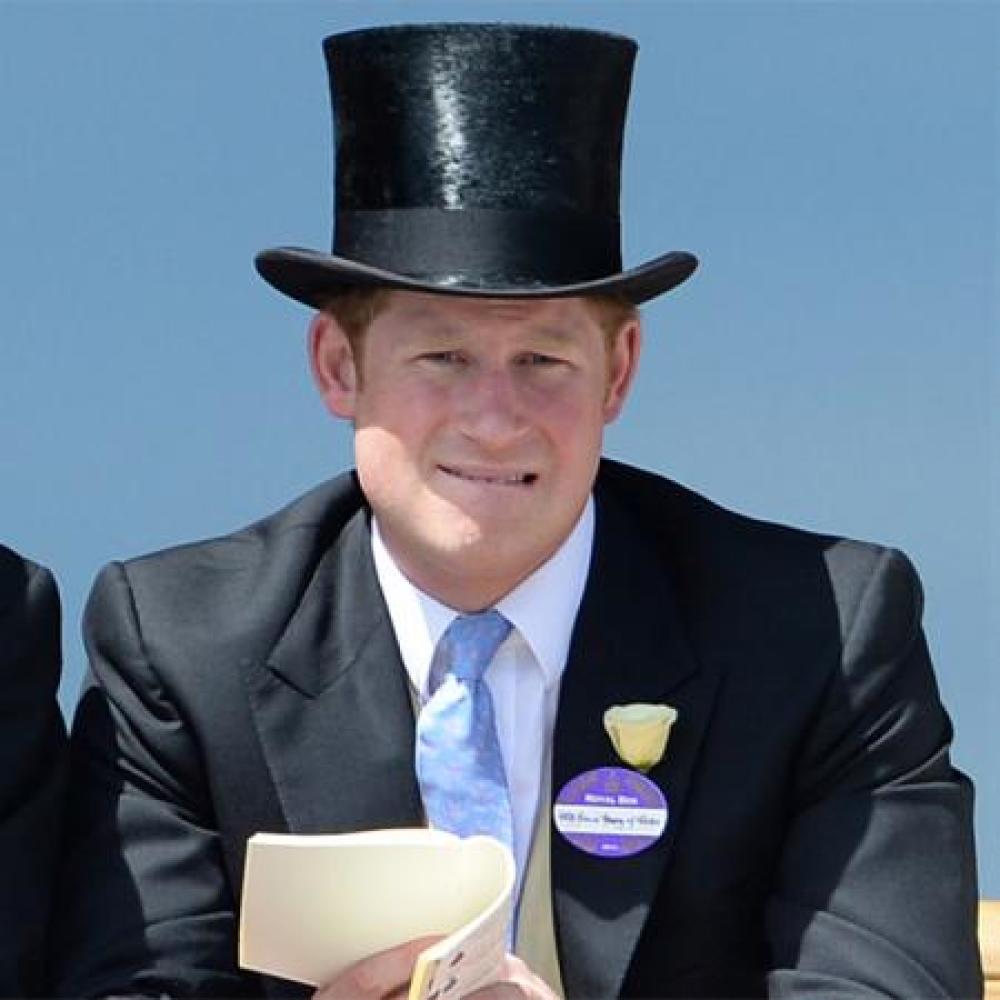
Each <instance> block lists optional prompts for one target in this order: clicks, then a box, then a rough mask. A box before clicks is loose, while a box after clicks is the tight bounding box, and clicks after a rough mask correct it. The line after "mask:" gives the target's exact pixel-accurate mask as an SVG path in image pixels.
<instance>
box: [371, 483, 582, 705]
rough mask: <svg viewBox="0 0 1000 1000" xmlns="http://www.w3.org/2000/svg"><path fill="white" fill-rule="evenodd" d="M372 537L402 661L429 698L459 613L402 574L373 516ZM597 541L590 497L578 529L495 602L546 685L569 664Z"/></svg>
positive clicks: (377, 568) (381, 583) (550, 684)
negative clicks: (442, 646) (444, 640)
mask: <svg viewBox="0 0 1000 1000" xmlns="http://www.w3.org/2000/svg"><path fill="white" fill-rule="evenodd" d="M371 537H372V556H373V558H374V561H375V572H376V574H377V576H378V582H379V586H380V587H381V588H382V594H383V596H384V597H385V602H386V606H387V607H388V609H389V617H390V619H391V620H392V626H393V630H394V631H395V633H396V641H397V642H398V644H399V651H400V655H401V656H402V658H403V665H404V667H405V668H406V672H407V674H408V676H409V678H410V682H411V683H412V684H413V686H414V688H415V689H416V691H417V692H418V693H419V695H420V697H421V698H425V697H426V696H427V682H428V677H429V674H430V666H431V658H432V656H433V655H434V649H435V647H436V646H437V644H438V640H439V639H440V638H441V636H442V635H444V632H445V629H447V628H448V626H449V625H450V624H451V623H452V621H453V620H454V619H455V618H456V617H457V616H458V614H459V612H458V611H456V610H455V609H454V608H451V607H448V605H446V604H442V603H441V602H440V601H438V600H436V599H435V598H433V597H431V596H430V594H426V593H424V592H423V591H422V590H421V589H420V588H419V587H416V586H414V584H413V583H411V582H410V581H409V580H408V579H407V578H406V577H405V576H404V575H403V572H402V571H401V570H400V568H399V567H398V566H397V565H396V561H395V560H394V559H393V558H392V556H391V555H390V553H389V550H388V549H387V548H386V546H385V542H384V540H383V539H382V534H381V532H380V531H379V527H378V519H377V518H375V517H374V516H373V517H372V532H371ZM593 543H594V501H593V498H592V497H588V498H587V503H586V504H585V505H584V508H583V512H582V513H581V515H580V517H579V519H578V520H577V522H576V524H575V525H574V527H573V530H572V531H571V532H570V533H569V535H568V536H567V538H566V539H565V541H564V542H563V543H562V544H561V545H560V546H559V548H558V549H557V550H556V551H555V552H554V553H553V554H552V556H551V557H550V558H549V559H548V560H546V561H545V562H544V563H542V565H541V566H539V567H538V569H536V570H535V571H534V572H533V573H532V574H531V575H530V576H528V577H526V578H525V579H524V580H522V581H521V582H520V583H519V584H518V585H517V586H516V587H515V588H514V589H513V590H512V591H511V592H510V593H509V594H506V595H505V596H504V597H502V598H501V599H500V600H499V601H497V602H496V604H495V605H494V607H495V608H496V609H497V610H498V611H499V612H500V613H501V614H503V615H504V616H505V617H506V618H507V619H508V620H509V621H510V623H511V624H512V625H513V626H514V628H515V629H516V630H517V632H518V634H519V635H520V636H521V638H522V639H523V640H524V641H525V642H526V643H527V644H528V646H529V647H530V649H531V652H532V654H533V655H534V658H535V660H536V662H537V663H538V665H539V667H540V668H541V670H542V673H543V674H544V677H545V686H546V688H550V687H551V686H552V685H553V684H555V683H556V682H557V681H558V680H559V678H560V676H561V675H562V671H563V668H564V667H565V665H566V657H567V655H568V654H569V644H570V639H571V637H572V634H573V625H574V624H575V622H576V614H577V611H578V610H579V607H580V601H581V599H582V597H583V588H584V586H585V584H586V582H587V572H588V569H589V567H590V555H591V550H592V548H593Z"/></svg>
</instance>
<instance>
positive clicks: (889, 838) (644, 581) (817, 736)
mask: <svg viewBox="0 0 1000 1000" xmlns="http://www.w3.org/2000/svg"><path fill="white" fill-rule="evenodd" d="M595 496H596V511H597V530H596V538H595V549H594V554H593V560H592V565H591V570H590V574H589V577H588V582H587V587H586V591H585V594H584V598H583V603H582V606H581V609H580V613H579V616H578V620H577V622H576V626H575V630H574V634H573V641H572V645H571V650H570V654H569V660H568V664H567V668H566V672H565V675H564V679H563V682H562V689H561V694H560V701H559V711H558V719H557V723H556V733H555V741H554V763H553V787H554V788H555V789H556V790H558V789H559V788H560V787H561V786H562V785H563V783H564V782H566V781H567V780H569V779H570V778H571V777H573V776H575V775H576V774H579V773H580V772H581V771H584V770H587V769H589V768H593V767H598V766H603V765H608V764H611V763H613V762H614V759H613V753H612V750H611V747H610V744H609V743H608V740H607V737H606V736H605V734H604V732H603V730H602V725H601V716H602V713H603V711H604V709H605V708H606V707H607V706H609V705H611V704H620V703H623V702H632V701H652V702H663V701H665V702H669V703H671V704H673V705H674V706H675V707H676V708H677V709H678V712H679V721H678V723H677V725H676V726H675V728H674V732H673V733H672V735H671V741H670V746H669V748H668V752H667V754H666V757H665V759H664V760H663V762H662V763H661V764H659V765H657V767H656V768H654V769H653V771H652V772H651V773H650V777H651V778H652V779H653V780H654V781H656V782H657V783H658V784H659V785H660V787H661V788H662V789H663V790H664V791H665V793H666V795H667V797H668V800H669V805H670V809H671V816H670V822H669V826H668V829H667V832H666V835H665V836H664V837H663V838H662V840H661V841H660V842H659V843H658V844H657V845H656V846H654V847H653V848H651V849H649V850H648V851H646V852H644V853H642V854H639V855H636V856H635V857H632V858H628V859H615V860H600V859H595V858H592V857H590V856H588V855H586V854H583V853H581V852H579V851H577V850H575V849H574V848H573V847H571V846H570V845H569V844H568V843H566V842H565V841H564V840H563V839H562V838H561V836H560V835H559V834H557V833H553V837H552V857H551V861H552V892H553V903H554V913H555V922H556V932H557V937H558V943H559V950H560V959H561V963H562V974H563V979H564V982H565V986H566V988H567V991H568V992H569V994H570V995H572V996H578V997H605V996H614V995H616V994H625V995H636V996H657V997H749V996H765V995H771V996H781V997H813V996H815V997H819V996H822V997H824V998H840V997H862V996H865V997H867V996H882V997H886V996H892V997H907V998H911V997H912V998H916V997H945V996H949V997H965V996H975V995H978V993H979V991H980V990H981V985H980V983H979V979H978V975H979V969H978V960H977V956H976V948H975V938H974V930H973V920H974V906H975V898H976V884H975V871H974V861H973V851H972V843H971V815H970V812H971V792H970V788H969V785H968V782H967V781H966V779H965V778H964V777H962V776H961V775H960V774H958V773H957V772H956V771H955V770H953V768H952V767H951V764H950V763H949V759H948V745H949V741H950V738H951V730H950V726H949V723H948V720H947V717H946V715H945V713H944V710H943V709H942V707H941V704H940V702H939V699H938V693H937V690H936V687H935V683H934V679H933V676H932V672H931V667H930V663H929V660H928V655H927V649H926V645H925V642H924V638H923V635H922V633H921V628H920V610H921V608H920V605H921V597H920V591H919V586H918V583H917V581H916V577H915V575H914V573H913V571H912V569H911V567H910V566H909V564H908V563H907V562H906V560H905V559H904V557H902V556H901V555H899V554H898V553H896V552H893V551H890V550H884V549H879V548H875V547H871V546H865V545H860V544H857V543H853V542H847V541H843V540H837V539H833V538H826V537H820V536H816V535H810V534H807V533H804V532H799V531H793V530H790V529H786V528H781V527H776V526H773V525H767V524H763V523H760V522H756V521H752V520H750V519H747V518H745V517H741V516H738V515H735V514H732V513H730V512H727V511H724V510H722V509H720V508H719V507H717V506H715V505H713V504H711V503H709V502H708V501H706V500H704V499H702V498H701V497H698V496H696V495H694V494H692V493H690V492H688V491H686V490H684V489H682V488H681V487H678V486H676V485H674V484H672V483H670V482H668V481H666V480H663V479H660V478H658V477H655V476H652V475H649V474H645V473H641V472H638V471H636V470H633V469H629V468H627V467H624V466H620V465H616V464H613V463H608V462H605V463H604V464H603V465H602V469H601V473H600V476H599V479H598V483H597V486H596V489H595ZM86 634H87V642H88V646H89V651H90V656H91V663H92V671H93V684H92V686H91V687H90V689H89V690H88V691H87V692H86V694H85V695H84V697H83V700H82V702H81V704H80V707H79V710H78V714H77V718H76V722H75V726H74V728H75V733H74V743H75V750H74V753H75V765H74V766H75V773H74V778H73V782H74V800H75V804H74V807H73V817H72V840H73V843H74V845H75V848H76V850H75V854H74V856H73V857H71V858H70V859H69V864H68V868H67V872H66V882H65V886H64V894H63V897H62V900H61V904H60V913H61V916H62V921H61V924H60V927H59V938H58V943H59V974H58V979H57V981H56V982H55V984H54V990H55V991H56V992H59V993H65V994H71V995H74V996H79V995H85V996H101V995H108V994H152V995H158V994H161V993H163V994H169V995H178V996H223V995H236V994H243V995H249V994H255V993H259V992H261V991H264V992H267V993H271V994H275V995H278V994H282V993H287V994H289V995H299V994H302V993H303V992H307V991H303V990H302V989H301V988H296V987H294V986H291V985H289V984H283V983H279V982H277V981H270V982H263V981H261V980H259V979H258V978H257V977H255V976H251V975H246V974H241V973H240V972H239V971H238V970H237V968H236V965H235V926H236V914H237V909H238V897H239V887H240V876H241V870H242V863H243V855H244V845H245V841H246V838H247V837H248V836H249V835H250V834H251V833H253V832H255V831H257V830H286V829H288V830H292V831H296V832H319V831H329V832H336V831H347V830H357V829H363V828H369V827H383V826H393V825H412V824H414V823H419V822H420V815H421V812H420V800H419V794H418V791H417V786H416V783H415V779H414V773H413V763H412V761H413V739H414V732H413V730H414V723H413V714H412V708H411V704H410V698H409V695H408V691H407V685H406V680H405V675H404V671H403V669H402V666H401V662H400V658H399V652H398V649H397V646H396V642H395V637H394V634H393V630H392V627H391V625H390V622H389V619H388V616H387V612H386V608H385V605H384V602H383V600H382V596H381V593H380V591H379V587H378V584H377V580H376V577H375V573H374V569H373V566H372V560H371V553H370V544H369V532H368V514H367V511H366V510H365V508H364V505H363V499H362V497H361V494H360V492H359V490H358V487H357V483H356V481H355V480H354V478H353V477H351V476H345V477H341V478H340V479H338V480H335V481H333V482H332V483H330V484H327V485H325V486H323V487H320V488H319V489H318V490H316V491H314V492H313V493H311V494H309V495H307V496H306V497H304V498H303V499H301V500H299V501H297V502H296V503H294V504H293V505H291V506H290V507H288V508H287V509H285V510H283V511H281V512H280V513H278V514H276V515H274V516H273V517H270V518H268V519H267V520H265V521H262V522H260V523H258V524H256V525H253V526H251V527H250V528H248V529H246V530H245V531H242V532H239V533H238V534H235V535H231V536H229V537H227V538H223V539H218V540H215V541H211V542H207V543H202V544H199V545H193V546H188V547H185V548H180V549H175V550H172V551H169V552H164V553H159V554H157V555H153V556H150V557H147V558H144V559H140V560H136V561H134V562H130V563H127V564H125V565H120V564H116V565H113V566H111V567H109V568H107V569H105V570H104V572H103V573H102V574H101V576H100V578H99V580H98V582H97V584H96V586H95V588H94V592H93V595H92V597H91V600H90V604H89V607H88V611H87V619H86ZM331 933H336V929H335V928H331Z"/></svg>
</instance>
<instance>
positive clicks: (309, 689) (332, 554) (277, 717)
mask: <svg viewBox="0 0 1000 1000" xmlns="http://www.w3.org/2000/svg"><path fill="white" fill-rule="evenodd" d="M247 682H248V685H249V690H250V702H251V705H252V708H253V713H254V719H255V722H256V725H257V730H258V733H259V736H260V741H261V744H262V746H263V750H264V756H265V758H266V760H267V762H268V766H269V768H270V771H271V775H272V777H273V780H274V784H275V788H276V789H277V792H278V797H279V799H280V802H281V807H282V811H283V812H284V814H285V819H286V821H287V824H288V828H289V829H290V830H291V831H293V832H296V833H318V832H327V833H338V832H344V831H350V830H362V829H372V828H379V827H399V826H419V825H421V823H422V812H421V806H420V796H419V792H418V789H417V785H416V779H415V776H414V768H413V733H414V719H413V708H412V704H411V701H410V695H409V690H408V687H407V681H406V674H405V671H404V669H403V666H402V662H401V660H400V656H399V650H398V647H397V645H396V639H395V635H394V633H393V630H392V625H391V622H390V619H389V615H388V612H387V610H386V607H385V602H384V600H383V598H382V593H381V590H380V589H379V586H378V580H377V577H376V575H375V568H374V564H373V562H372V556H371V543H370V537H369V533H368V526H367V523H366V515H365V513H364V512H363V511H362V512H359V513H358V514H356V515H355V516H354V517H353V518H352V519H351V520H350V521H349V522H348V523H347V525H346V526H345V527H344V529H343V531H342V532H341V533H340V535H339V536H338V538H337V540H336V541H335V543H334V544H333V545H332V546H331V547H330V548H329V549H328V550H327V551H326V552H325V553H324V554H323V555H322V557H321V558H320V561H319V563H318V564H317V566H316V570H315V573H314V575H313V577H312V580H311V581H310V583H309V585H308V587H307V588H306V591H305V593H304V595H303V598H302V601H301V602H300V604H299V606H298V609H297V611H296V613H295V614H294V616H293V617H292V618H291V620H290V621H289V624H288V626H287V628H286V629H285V631H284V633H283V634H282V636H281V637H280V638H279V640H278V642H277V643H276V644H275V646H274V648H273V650H272V651H271V654H270V656H269V657H268V659H267V662H266V663H261V664H257V665H254V667H253V668H252V669H251V670H250V671H249V672H248V674H247Z"/></svg>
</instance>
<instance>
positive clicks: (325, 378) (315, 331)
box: [309, 312, 358, 420]
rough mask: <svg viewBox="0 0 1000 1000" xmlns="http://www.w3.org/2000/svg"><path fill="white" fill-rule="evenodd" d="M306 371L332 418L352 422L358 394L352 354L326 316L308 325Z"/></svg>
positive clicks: (335, 324)
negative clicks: (307, 365) (309, 372)
mask: <svg viewBox="0 0 1000 1000" xmlns="http://www.w3.org/2000/svg"><path fill="white" fill-rule="evenodd" d="M309 367H310V370H311V371H312V377H313V381H314V382H315V383H316V388H317V389H318V390H319V395H320V398H321V399H322V400H323V403H324V405H325V406H326V408H327V409H328V410H329V411H330V412H331V413H332V414H333V415H334V416H335V417H341V418H343V419H345V420H352V419H353V418H354V413H355V405H356V402H357V391H358V389H357V386H358V370H357V365H356V364H355V361H354V352H353V351H352V349H351V343H350V341H349V340H348V339H347V334H345V333H344V331H343V329H342V328H341V326H340V324H339V323H338V322H337V321H336V320H335V319H334V318H333V317H332V316H330V315H329V314H328V313H325V312H319V313H317V314H316V315H315V316H314V317H313V320H312V322H311V323H310V324H309Z"/></svg>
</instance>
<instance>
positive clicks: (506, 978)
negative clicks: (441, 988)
mask: <svg viewBox="0 0 1000 1000" xmlns="http://www.w3.org/2000/svg"><path fill="white" fill-rule="evenodd" d="M466 1000H559V998H558V995H557V994H555V993H553V992H552V990H551V989H550V988H549V985H548V983H546V982H545V980H544V979H542V978H541V977H540V976H536V975H535V974H534V973H533V972H532V971H531V969H529V968H528V966H527V965H525V964H524V962H522V961H521V959H519V958H518V957H517V956H516V955H507V956H506V957H505V958H504V964H503V973H502V975H501V977H500V979H498V980H497V981H496V982H495V983H490V985H489V986H484V987H483V988H482V989H480V990H476V992H475V993H470V994H469V995H468V997H467V998H466Z"/></svg>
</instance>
